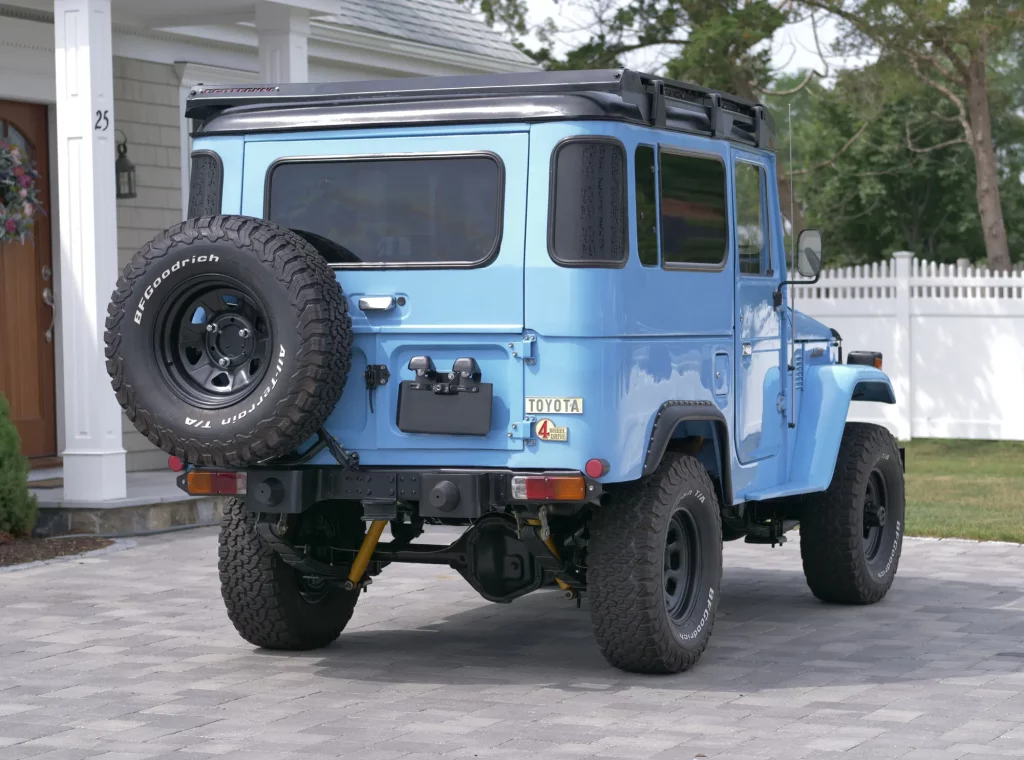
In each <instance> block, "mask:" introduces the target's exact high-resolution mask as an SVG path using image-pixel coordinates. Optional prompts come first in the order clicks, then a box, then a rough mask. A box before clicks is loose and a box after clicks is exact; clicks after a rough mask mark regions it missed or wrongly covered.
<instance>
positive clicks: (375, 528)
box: [348, 520, 388, 585]
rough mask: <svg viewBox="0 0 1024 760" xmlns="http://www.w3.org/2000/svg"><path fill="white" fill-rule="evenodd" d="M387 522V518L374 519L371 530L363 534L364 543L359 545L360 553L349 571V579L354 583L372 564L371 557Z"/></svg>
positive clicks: (360, 578)
mask: <svg viewBox="0 0 1024 760" xmlns="http://www.w3.org/2000/svg"><path fill="white" fill-rule="evenodd" d="M387 524H388V521H387V520H374V521H373V522H372V523H370V528H369V530H367V531H366V535H365V536H363V543H362V546H360V547H359V553H358V554H357V555H356V558H355V559H354V560H352V568H351V569H350V570H349V571H348V580H349V582H350V583H352V584H353V585H355V584H357V583H359V581H361V580H362V579H363V573H365V572H366V566H367V565H369V564H370V557H372V556H373V552H374V550H375V549H376V548H377V542H378V541H380V534H381V533H383V532H384V527H385V526H386V525H387Z"/></svg>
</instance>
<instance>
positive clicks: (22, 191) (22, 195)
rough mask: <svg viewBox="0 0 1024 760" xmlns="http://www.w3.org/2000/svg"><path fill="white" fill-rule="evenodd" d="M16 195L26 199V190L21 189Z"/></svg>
mask: <svg viewBox="0 0 1024 760" xmlns="http://www.w3.org/2000/svg"><path fill="white" fill-rule="evenodd" d="M18 195H20V196H21V197H22V198H28V190H26V189H25V188H21V192H20V193H18Z"/></svg>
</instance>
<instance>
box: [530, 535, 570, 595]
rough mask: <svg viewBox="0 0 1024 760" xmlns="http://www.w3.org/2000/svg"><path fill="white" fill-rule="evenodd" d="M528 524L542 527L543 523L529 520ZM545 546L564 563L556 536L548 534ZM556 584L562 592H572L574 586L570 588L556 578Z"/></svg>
mask: <svg viewBox="0 0 1024 760" xmlns="http://www.w3.org/2000/svg"><path fill="white" fill-rule="evenodd" d="M526 524H527V525H536V526H540V525H541V521H540V520H527V521H526ZM544 546H546V547H548V551H549V552H551V556H553V557H554V558H555V559H557V560H558V561H559V562H561V561H562V556H561V554H559V552H558V547H557V546H556V545H555V538H554V536H552V535H551V534H548V537H547V538H545V539H544ZM555 583H557V584H558V588H560V589H562V591H570V590H572V586H570V585H569V584H568V583H566V582H565V581H563V580H562V579H561V578H555Z"/></svg>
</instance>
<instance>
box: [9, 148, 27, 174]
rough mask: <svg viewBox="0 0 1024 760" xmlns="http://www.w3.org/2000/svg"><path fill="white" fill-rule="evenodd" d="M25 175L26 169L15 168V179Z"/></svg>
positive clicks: (22, 167)
mask: <svg viewBox="0 0 1024 760" xmlns="http://www.w3.org/2000/svg"><path fill="white" fill-rule="evenodd" d="M11 155H14V154H13V153H12V154H11ZM24 173H25V167H24V166H15V167H14V176H15V177H20V176H21V175H23V174H24Z"/></svg>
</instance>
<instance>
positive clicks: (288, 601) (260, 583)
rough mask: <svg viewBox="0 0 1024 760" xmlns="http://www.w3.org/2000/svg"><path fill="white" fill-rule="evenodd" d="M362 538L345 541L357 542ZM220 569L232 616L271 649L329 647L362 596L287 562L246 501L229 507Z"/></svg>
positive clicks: (251, 639)
mask: <svg viewBox="0 0 1024 760" xmlns="http://www.w3.org/2000/svg"><path fill="white" fill-rule="evenodd" d="M303 518H306V515H303ZM360 526H361V522H360ZM359 538H361V536H358V537H357V536H355V535H352V536H348V537H347V540H346V541H345V542H346V543H351V542H356V543H357V545H358V539H359ZM218 567H219V570H220V584H221V594H222V596H223V597H224V605H225V607H226V608H227V612H228V618H229V619H230V620H231V622H232V623H233V624H234V626H235V629H236V630H237V631H238V633H239V634H240V635H241V636H242V638H243V639H245V640H246V641H248V642H249V643H250V644H255V645H256V646H258V647H264V648H266V649H292V650H303V649H318V648H319V647H323V646H327V645H328V644H330V643H331V642H332V641H334V640H335V639H336V638H338V635H339V634H340V633H341V632H342V630H343V629H344V628H345V626H346V624H348V621H349V619H350V618H351V617H352V610H353V609H354V608H355V605H356V600H357V599H358V598H359V592H358V591H345V590H344V589H342V588H339V587H337V586H336V585H334V584H332V583H330V582H328V581H327V580H326V579H324V578H319V577H315V576H308V575H304V574H302V573H300V572H299V571H297V570H296V569H295V568H293V567H291V566H290V565H288V564H286V563H285V562H284V561H283V560H282V559H281V557H279V556H278V554H277V553H276V552H275V551H274V550H273V549H271V548H270V547H269V546H267V545H266V544H265V543H264V542H263V540H262V539H261V538H260V537H259V535H258V534H257V533H256V514H255V513H253V512H249V511H248V510H246V508H245V504H244V503H243V502H242V500H241V499H232V500H231V501H230V502H229V503H228V506H227V507H226V508H225V510H224V520H223V523H222V524H221V531H220V552H219V562H218Z"/></svg>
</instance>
